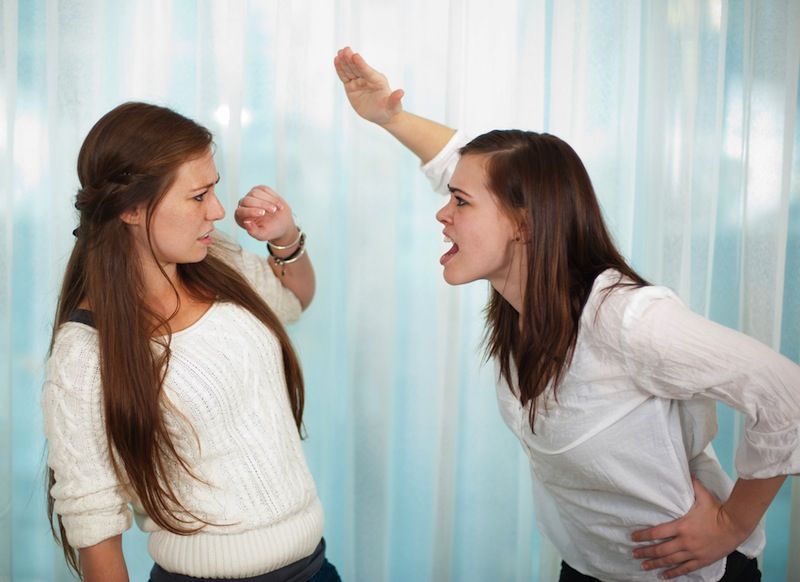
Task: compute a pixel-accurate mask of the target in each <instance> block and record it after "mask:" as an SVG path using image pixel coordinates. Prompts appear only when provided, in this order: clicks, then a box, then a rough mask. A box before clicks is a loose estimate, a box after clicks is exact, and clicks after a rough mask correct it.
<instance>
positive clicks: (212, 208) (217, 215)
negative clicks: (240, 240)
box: [206, 194, 225, 222]
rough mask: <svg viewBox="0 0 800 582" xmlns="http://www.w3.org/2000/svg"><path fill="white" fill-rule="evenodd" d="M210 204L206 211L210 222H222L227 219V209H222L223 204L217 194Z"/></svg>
mask: <svg viewBox="0 0 800 582" xmlns="http://www.w3.org/2000/svg"><path fill="white" fill-rule="evenodd" d="M209 202H210V204H209V205H208V207H207V210H206V219H207V220H208V221H209V222H213V221H215V220H222V219H223V218H225V209H224V208H223V207H222V204H220V202H219V198H217V195H216V194H214V196H213V197H212V199H211V200H210V201H209Z"/></svg>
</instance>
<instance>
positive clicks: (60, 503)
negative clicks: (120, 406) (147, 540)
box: [42, 323, 132, 548]
mask: <svg viewBox="0 0 800 582" xmlns="http://www.w3.org/2000/svg"><path fill="white" fill-rule="evenodd" d="M42 410H43V413H44V429H45V436H46V437H47V447H48V455H47V464H48V465H49V466H50V468H51V469H52V470H53V472H54V474H55V479H56V484H55V485H54V486H53V488H52V489H51V491H50V493H51V494H52V496H53V499H54V500H55V506H54V509H55V512H56V513H57V514H58V515H60V516H61V519H62V522H63V524H64V527H65V529H66V532H67V539H68V540H69V543H70V544H71V545H72V546H73V547H76V548H85V547H88V546H92V545H94V544H97V543H99V542H101V541H103V540H105V539H108V538H110V537H113V536H115V535H118V534H120V533H122V532H123V531H125V530H127V529H128V528H129V527H130V526H131V517H132V513H131V509H130V507H129V505H128V503H129V502H130V500H131V499H130V497H129V495H128V494H127V492H126V488H125V487H124V486H123V484H121V483H120V482H119V481H118V479H117V476H116V474H115V473H114V469H113V468H112V466H111V461H110V457H109V449H108V444H107V441H106V435H105V427H104V422H103V408H102V391H101V388H100V366H99V358H98V348H97V335H96V333H95V332H94V330H93V329H91V328H89V327H87V326H85V325H82V324H78V323H67V324H64V325H63V326H62V327H61V329H60V330H59V331H58V334H57V336H56V341H55V344H54V346H53V352H52V354H51V356H50V359H49V360H48V362H47V370H46V377H45V384H44V390H43V393H42Z"/></svg>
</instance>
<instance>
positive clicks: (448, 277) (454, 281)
mask: <svg viewBox="0 0 800 582" xmlns="http://www.w3.org/2000/svg"><path fill="white" fill-rule="evenodd" d="M442 278H443V279H444V281H445V283H447V284H448V285H452V286H453V287H455V286H457V285H466V284H467V283H472V282H473V281H477V280H478V277H463V276H461V277H459V276H458V274H456V273H452V272H450V273H448V272H447V268H445V270H444V271H443V272H442Z"/></svg>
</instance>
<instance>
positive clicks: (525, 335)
mask: <svg viewBox="0 0 800 582" xmlns="http://www.w3.org/2000/svg"><path fill="white" fill-rule="evenodd" d="M461 155H462V156H466V155H486V156H487V159H486V163H485V168H486V174H487V178H486V179H487V184H486V185H487V187H488V188H489V190H490V191H491V192H492V193H493V194H494V195H495V196H496V197H497V199H498V200H499V202H500V204H501V207H502V208H503V209H504V210H505V211H506V212H507V214H508V216H510V217H511V218H512V220H514V221H515V222H516V223H517V224H519V225H520V227H521V229H522V231H523V232H525V233H526V236H525V245H526V246H525V250H526V253H527V269H526V287H525V291H524V298H523V305H524V308H523V310H522V313H521V314H518V313H517V311H516V310H515V309H514V308H513V307H512V306H511V305H510V304H509V303H508V302H507V301H506V300H505V299H504V298H503V296H502V295H501V294H500V293H498V292H497V291H496V290H492V294H491V298H490V299H489V304H488V305H487V307H486V322H487V330H486V338H485V341H486V354H487V357H490V358H491V357H494V358H497V360H498V362H499V365H500V374H501V376H502V377H503V378H504V379H505V380H506V382H508V384H509V386H515V385H516V386H517V387H518V389H519V399H520V402H521V403H522V405H523V406H525V405H527V404H528V403H530V404H531V406H530V409H529V416H528V421H529V423H530V426H531V430H533V428H534V419H535V416H536V409H537V400H538V399H539V397H540V396H541V395H542V394H543V393H544V392H545V390H546V389H547V388H548V386H552V388H551V389H552V390H553V392H554V394H555V393H556V391H557V388H558V385H559V382H560V381H561V379H562V378H563V376H564V374H565V372H566V370H567V368H568V367H569V364H570V362H571V360H572V354H573V352H574V349H575V344H576V342H577V339H578V328H579V320H580V317H581V313H582V312H583V307H584V305H585V304H586V301H587V299H588V297H589V293H590V291H591V290H592V285H593V283H594V280H595V278H596V277H597V276H598V275H599V274H600V273H602V272H603V271H605V270H606V269H616V270H617V271H619V272H620V273H621V274H622V275H623V277H625V278H627V279H620V281H618V282H617V283H616V284H614V285H612V286H611V287H609V289H608V290H609V291H610V290H611V289H613V288H614V287H618V286H626V285H633V286H645V285H648V283H647V281H645V280H644V279H643V278H642V277H640V276H639V275H638V274H637V273H636V272H635V271H634V270H633V269H632V268H631V267H630V266H629V265H628V264H627V263H626V261H625V259H624V258H623V257H622V255H621V254H620V253H619V251H618V250H617V248H616V247H615V245H614V242H613V240H612V238H611V235H610V234H609V232H608V229H607V228H606V225H605V222H604V220H603V214H602V212H601V210H600V205H599V204H598V202H597V197H596V196H595V193H594V188H592V183H591V180H590V179H589V175H588V173H587V172H586V168H584V166H583V163H582V162H581V160H580V158H579V157H578V154H576V153H575V150H573V149H572V148H571V147H570V146H569V144H567V143H566V142H564V141H563V140H561V139H559V138H557V137H555V136H553V135H549V134H546V133H542V134H539V133H534V132H529V131H520V130H495V131H490V132H489V133H485V134H483V135H481V136H479V137H477V138H475V139H474V140H472V141H471V142H470V143H468V144H467V145H466V146H464V147H463V148H462V149H461ZM520 318H521V321H520ZM512 362H513V364H514V366H515V367H516V369H517V378H512Z"/></svg>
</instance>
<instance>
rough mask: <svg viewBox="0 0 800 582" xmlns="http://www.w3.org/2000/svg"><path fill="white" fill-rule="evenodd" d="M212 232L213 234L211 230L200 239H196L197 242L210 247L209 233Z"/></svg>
mask: <svg viewBox="0 0 800 582" xmlns="http://www.w3.org/2000/svg"><path fill="white" fill-rule="evenodd" d="M212 232H214V231H213V230H209V231H208V232H206V233H204V234H203V235H201V236H200V237H198V239H197V240H199V241H200V242H201V243H203V244H207V245H210V244H211V242H212V240H211V233H212Z"/></svg>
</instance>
